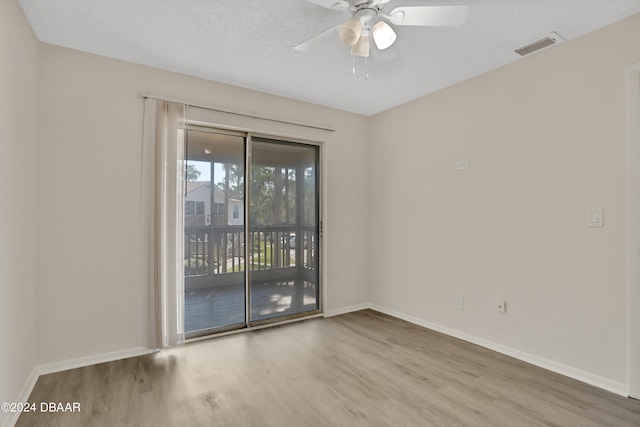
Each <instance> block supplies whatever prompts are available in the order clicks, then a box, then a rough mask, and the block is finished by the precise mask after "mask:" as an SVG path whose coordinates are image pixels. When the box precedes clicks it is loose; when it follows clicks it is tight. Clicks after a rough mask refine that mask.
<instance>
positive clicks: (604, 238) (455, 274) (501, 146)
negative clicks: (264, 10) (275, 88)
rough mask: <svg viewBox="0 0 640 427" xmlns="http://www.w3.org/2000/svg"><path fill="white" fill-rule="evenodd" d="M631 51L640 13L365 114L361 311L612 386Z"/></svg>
mask: <svg viewBox="0 0 640 427" xmlns="http://www.w3.org/2000/svg"><path fill="white" fill-rule="evenodd" d="M638 40H640V15H636V16H633V17H631V18H628V19H626V20H623V21H621V22H619V23H616V24H614V25H612V26H608V27H605V28H603V29H601V30H599V31H596V32H594V33H591V34H589V35H586V36H584V37H581V38H579V39H576V40H574V41H571V42H566V43H564V44H561V45H558V46H556V47H554V48H552V49H548V50H546V51H543V52H538V53H536V54H534V55H531V56H530V57H527V58H524V59H523V60H521V61H518V62H516V63H514V64H511V65H509V66H506V67H503V68H501V69H498V70H496V71H493V72H491V73H487V74H485V75H482V76H480V77H477V78H474V79H472V80H468V81H465V82H463V83H460V84H457V85H455V86H452V87H450V88H448V89H445V90H443V91H440V92H438V93H435V94H432V95H430V96H427V97H424V98H421V99H418V100H416V101H413V102H411V103H408V104H405V105H403V106H400V107H397V108H394V109H392V110H390V111H387V112H384V113H381V114H379V115H377V116H375V117H373V120H372V124H373V135H375V136H374V138H373V140H372V144H373V148H372V159H371V167H372V171H383V172H380V173H372V175H371V178H372V180H371V186H370V188H371V189H372V191H374V190H375V195H374V198H373V199H372V202H371V203H372V212H373V218H372V223H371V224H370V226H371V231H372V234H373V235H374V237H373V238H372V240H373V241H372V242H371V247H372V248H375V251H376V254H375V257H376V259H378V260H384V262H377V263H375V264H373V265H372V272H371V278H372V289H371V296H372V301H373V303H374V304H377V305H378V306H380V307H381V308H383V309H385V310H387V311H389V312H397V313H401V314H402V315H404V316H406V317H411V318H413V319H416V320H418V321H420V322H423V323H425V324H431V325H433V326H436V327H440V328H441V329H447V330H450V331H454V332H456V333H459V334H460V335H466V336H470V337H474V338H476V339H478V340H483V341H485V342H487V343H493V344H496V345H497V346H501V347H502V348H503V349H510V350H513V353H518V354H520V355H529V356H533V358H534V359H537V360H538V361H545V360H546V361H548V362H549V363H550V364H552V365H553V364H557V366H559V367H562V366H564V367H567V368H568V367H570V368H569V370H573V371H574V374H577V376H584V377H590V379H591V380H595V382H599V383H601V384H605V385H609V386H610V388H612V389H616V388H617V389H618V390H619V391H620V389H623V388H624V387H625V384H626V373H627V371H626V351H627V342H626V333H627V282H626V268H627V266H626V233H627V228H626V227H627V226H626V221H627V212H626V209H627V205H626V195H627V188H626V179H627V169H626V144H627V139H626V93H627V92H626V88H625V66H626V65H627V64H631V63H634V62H637V61H638V60H640V44H638V42H637V41H638ZM458 160H469V161H470V168H469V169H468V170H466V171H458V170H456V169H455V163H456V161H458ZM588 207H602V208H604V217H605V219H604V221H605V227H604V228H588V227H587V214H586V211H587V208H588ZM458 295H460V296H464V310H462V311H461V310H457V309H456V308H455V306H454V297H455V296H458ZM497 298H502V299H505V300H506V301H507V315H499V314H497V313H496V309H495V299H497Z"/></svg>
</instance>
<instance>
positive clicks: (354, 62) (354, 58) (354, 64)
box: [351, 55, 356, 75]
mask: <svg viewBox="0 0 640 427" xmlns="http://www.w3.org/2000/svg"><path fill="white" fill-rule="evenodd" d="M351 59H352V60H353V66H352V68H351V71H352V72H353V74H354V75H355V74H356V56H355V55H351Z"/></svg>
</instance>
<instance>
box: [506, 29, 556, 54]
mask: <svg viewBox="0 0 640 427" xmlns="http://www.w3.org/2000/svg"><path fill="white" fill-rule="evenodd" d="M562 41H564V39H563V38H562V37H560V35H558V33H549V34H547V35H546V36H544V37H542V38H540V39H538V40H535V41H532V42H531V43H528V44H526V45H524V46H522V47H519V48H517V49H514V52H515V53H517V54H518V55H520V56H525V55H529V54H530V53H533V52H536V51H538V50H541V49H544V48H547V47H549V46H553V45H554V44H556V43H560V42H562Z"/></svg>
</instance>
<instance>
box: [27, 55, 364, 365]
mask: <svg viewBox="0 0 640 427" xmlns="http://www.w3.org/2000/svg"><path fill="white" fill-rule="evenodd" d="M40 70H41V73H40V76H41V79H40V88H41V92H40V121H39V126H40V127H39V132H40V146H39V150H38V155H39V169H38V172H39V175H38V182H39V186H40V192H39V195H38V211H39V212H43V213H46V214H45V215H42V216H41V217H40V218H39V223H40V225H41V226H40V229H39V235H38V238H39V243H40V251H41V253H42V256H41V261H40V264H39V272H40V287H39V292H38V319H39V324H38V331H39V332H38V338H39V339H38V358H39V362H40V363H49V362H55V361H60V360H66V359H71V358H77V357H83V356H89V355H94V354H101V353H107V352H112V351H116V350H121V349H128V348H135V347H140V346H145V344H146V331H145V325H146V321H145V319H146V311H145V307H146V292H147V289H146V285H145V283H144V281H143V280H140V277H139V271H140V268H139V259H138V257H139V249H138V239H139V227H138V221H139V212H140V202H139V199H140V194H139V191H140V179H141V178H140V162H141V157H140V156H141V141H142V139H141V135H142V113H143V102H142V98H141V94H143V93H146V92H148V93H155V94H161V95H164V96H168V97H178V98H181V99H186V100H189V101H193V102H195V103H201V104H204V105H214V106H219V107H221V108H227V109H231V110H241V111H251V112H256V113H259V114H260V113H262V114H265V115H268V116H269V117H277V118H280V119H283V120H294V121H302V122H312V123H318V124H328V125H331V126H332V127H333V128H334V129H335V132H333V133H328V134H327V135H326V140H325V144H324V148H325V150H326V153H325V154H326V164H325V166H326V169H325V177H326V186H327V189H326V192H325V194H326V218H327V219H326V222H325V231H326V245H327V254H326V265H327V266H328V268H327V270H326V277H325V282H324V283H325V286H326V288H327V289H326V292H327V300H326V307H325V308H326V309H327V310H335V309H339V308H342V307H346V306H351V305H355V304H360V303H362V302H365V301H367V299H368V289H367V281H366V279H365V277H366V275H367V264H366V261H367V256H366V253H365V250H364V249H363V248H366V247H367V246H366V244H364V245H363V244H362V242H363V241H364V242H366V236H367V234H366V231H367V227H366V223H365V221H363V220H362V218H364V217H366V215H367V206H368V205H367V197H368V196H367V193H366V192H363V191H359V190H360V189H362V188H365V187H366V186H367V179H368V176H367V163H366V160H365V158H364V157H363V155H362V153H363V152H365V151H366V145H365V144H366V141H365V137H364V135H365V132H366V125H367V123H368V120H367V118H366V117H363V116H358V115H354V114H349V113H345V112H340V111H337V110H332V109H328V108H324V107H319V106H314V105H311V104H306V103H302V102H297V101H293V100H290V99H286V98H281V97H276V96H272V95H267V94H263V93H258V92H254V91H249V90H244V89H240V88H237V87H232V86H228V85H223V84H219V83H214V82H210V81H205V80H200V79H196V78H192V77H187V76H184V75H179V74H174V73H169V72H165V71H161V70H157V69H152V68H148V67H143V66H139V65H134V64H130V63H125V62H121V61H116V60H112V59H107V58H104V57H98V56H94V55H89V54H85V53H81V52H78V51H73V50H68V49H63V48H59V47H54V46H50V45H41V47H40ZM344 212H350V215H344ZM360 239H363V240H360ZM61 331H64V332H63V333H61Z"/></svg>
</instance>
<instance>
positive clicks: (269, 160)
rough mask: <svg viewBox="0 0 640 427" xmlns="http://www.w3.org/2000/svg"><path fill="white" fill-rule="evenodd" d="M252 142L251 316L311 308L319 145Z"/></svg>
mask: <svg viewBox="0 0 640 427" xmlns="http://www.w3.org/2000/svg"><path fill="white" fill-rule="evenodd" d="M251 147H252V151H251V192H250V194H251V196H250V197H251V204H250V206H251V207H250V210H249V219H250V225H249V227H250V230H251V233H250V236H251V260H252V262H251V275H250V296H251V298H250V300H251V301H250V302H251V319H252V321H253V322H254V323H257V322H261V321H265V320H269V319H273V318H283V317H287V318H288V317H295V316H298V315H300V314H301V313H306V312H312V311H316V310H318V309H319V304H318V302H319V294H318V283H319V280H318V279H319V277H318V271H319V269H318V243H319V242H318V236H319V226H318V225H319V220H318V217H319V209H318V208H319V203H318V189H317V179H316V175H317V163H318V147H317V146H313V145H305V144H295V143H291V142H284V141H278V140H273V139H266V138H257V137H254V138H252V141H251Z"/></svg>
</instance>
